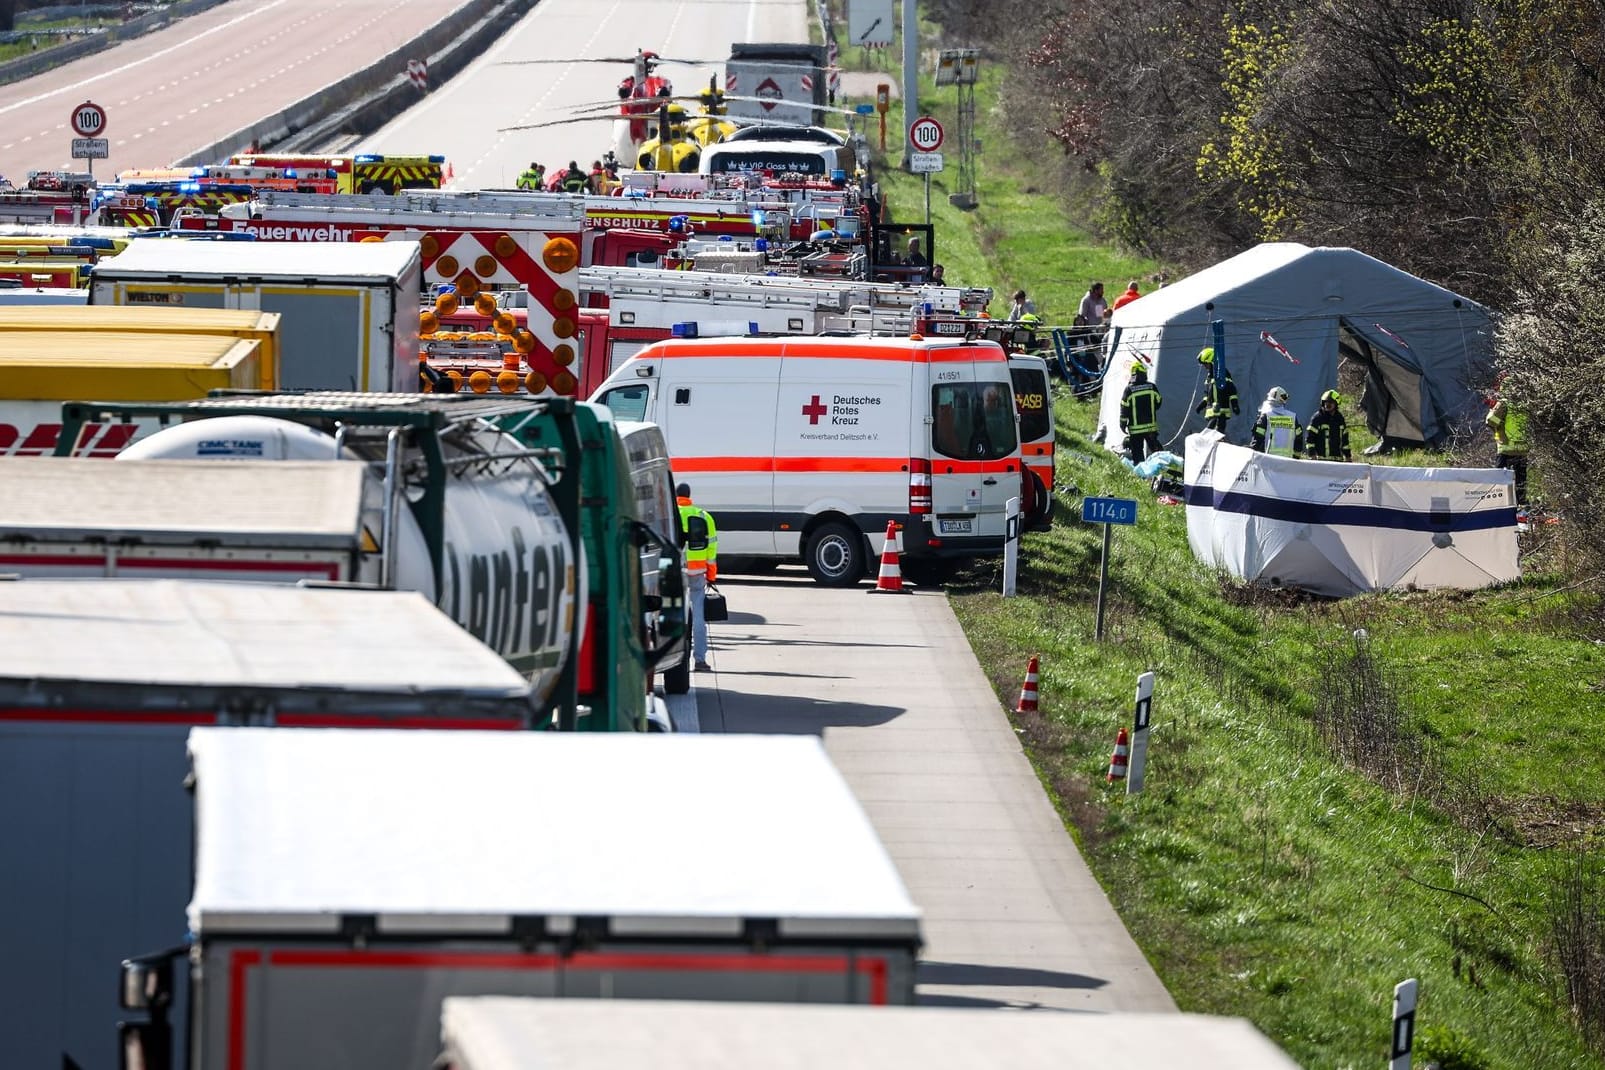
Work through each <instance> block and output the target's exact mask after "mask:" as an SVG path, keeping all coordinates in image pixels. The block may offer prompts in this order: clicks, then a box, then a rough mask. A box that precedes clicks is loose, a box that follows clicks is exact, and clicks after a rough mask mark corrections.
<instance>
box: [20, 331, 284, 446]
mask: <svg viewBox="0 0 1605 1070" xmlns="http://www.w3.org/2000/svg"><path fill="white" fill-rule="evenodd" d="M77 311H82V310H77ZM261 351H262V343H261V342H260V341H258V340H257V339H255V338H235V337H233V336H232V335H227V334H161V333H157V332H153V331H146V332H139V331H86V330H80V331H78V332H76V333H70V332H66V331H18V330H6V331H0V455H5V454H15V455H19V456H47V455H49V454H51V453H53V452H54V451H55V448H56V440H57V438H58V437H59V436H60V434H61V403H62V402H63V401H186V400H192V399H195V398H203V397H205V396H206V395H207V394H208V393H209V392H211V391H212V390H214V389H226V388H233V389H256V388H259V387H261V385H262V383H263V378H262V370H261V368H262V359H261ZM157 426H158V425H157V423H156V422H155V421H154V420H147V421H142V422H141V421H136V422H133V423H126V424H124V423H114V424H88V425H86V426H85V427H84V430H83V432H82V433H81V434H80V435H79V436H78V442H77V443H76V445H75V448H74V451H73V452H74V454H75V455H77V456H82V457H115V456H116V455H117V454H118V452H120V451H121V450H122V449H123V448H124V447H125V446H127V445H128V444H129V443H131V442H134V441H135V440H137V439H139V438H141V437H142V436H144V435H146V434H148V433H150V432H151V431H154V430H155V429H156V428H157Z"/></svg>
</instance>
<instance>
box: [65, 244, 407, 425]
mask: <svg viewBox="0 0 1605 1070" xmlns="http://www.w3.org/2000/svg"><path fill="white" fill-rule="evenodd" d="M422 263H423V261H422V253H421V251H420V246H419V244H418V243H417V242H415V241H373V242H368V241H326V242H272V241H260V242H211V241H174V240H172V239H170V238H136V239H135V240H133V241H131V242H129V243H128V247H127V248H126V249H124V250H123V251H122V252H121V253H118V254H117V255H116V256H114V257H109V258H107V259H105V260H102V261H100V262H99V263H98V264H96V265H95V271H94V275H93V277H92V279H91V281H90V287H89V303H90V304H92V305H157V306H163V307H183V308H246V309H257V310H260V311H263V312H278V313H280V314H281V315H282V317H283V318H282V320H281V322H280V328H279V345H280V349H279V388H280V389H283V390H395V391H401V392H406V393H416V392H417V390H418V352H419V348H418V307H419V306H418V294H419V291H420V290H421V288H422V285H423V276H422V272H423V267H422Z"/></svg>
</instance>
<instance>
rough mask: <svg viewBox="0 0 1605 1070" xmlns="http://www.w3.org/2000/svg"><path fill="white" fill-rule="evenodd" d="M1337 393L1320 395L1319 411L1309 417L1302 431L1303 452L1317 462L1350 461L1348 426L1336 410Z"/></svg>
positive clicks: (1352, 457) (1351, 455)
mask: <svg viewBox="0 0 1605 1070" xmlns="http://www.w3.org/2000/svg"><path fill="white" fill-rule="evenodd" d="M1338 400H1339V399H1338V392H1337V391H1336V390H1328V391H1327V392H1326V393H1324V394H1322V395H1321V411H1320V412H1317V413H1316V414H1315V415H1314V416H1312V417H1310V426H1309V427H1307V428H1305V429H1304V452H1305V455H1306V456H1308V457H1313V458H1315V459H1316V460H1318V461H1352V460H1354V454H1353V453H1352V452H1350V450H1349V424H1348V421H1347V420H1345V419H1344V418H1343V413H1342V412H1340V411H1339V410H1338Z"/></svg>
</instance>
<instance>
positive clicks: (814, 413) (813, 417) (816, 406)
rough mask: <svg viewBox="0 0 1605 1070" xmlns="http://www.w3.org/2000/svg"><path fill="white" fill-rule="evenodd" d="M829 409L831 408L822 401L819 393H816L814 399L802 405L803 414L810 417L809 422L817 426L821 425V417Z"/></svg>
mask: <svg viewBox="0 0 1605 1070" xmlns="http://www.w3.org/2000/svg"><path fill="white" fill-rule="evenodd" d="M829 411H830V409H829V408H828V407H827V406H825V405H823V404H821V403H820V400H819V395H818V394H815V395H814V398H813V400H812V401H810V402H809V403H808V404H806V405H804V406H803V407H802V413H803V415H804V416H806V417H808V422H809V423H810V424H813V425H814V426H815V427H817V426H819V418H820V417H821V416H823V415H825V414H826V413H827V412H829Z"/></svg>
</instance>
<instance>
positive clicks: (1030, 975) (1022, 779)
mask: <svg viewBox="0 0 1605 1070" xmlns="http://www.w3.org/2000/svg"><path fill="white" fill-rule="evenodd" d="M719 586H720V589H721V590H723V591H724V593H725V597H726V599H727V601H728V602H729V606H730V620H729V621H728V622H725V623H723V624H714V625H710V632H709V637H710V642H711V651H712V653H711V655H710V657H709V661H710V662H711V663H712V665H713V670H714V671H713V672H711V673H697V674H696V675H695V676H694V677H693V679H694V681H695V688H694V690H695V693H696V696H695V697H696V715H697V720H698V722H699V726H700V730H701V731H703V732H755V733H807V734H810V735H821V736H823V737H824V741H825V749H826V751H827V752H829V754H830V757H831V760H832V761H834V762H835V763H836V765H837V767H838V768H839V769H840V770H841V771H842V775H843V776H844V777H845V778H846V779H847V783H848V784H849V785H850V786H851V787H852V789H853V793H854V794H855V795H857V796H858V800H859V802H860V803H861V804H862V805H863V807H864V809H865V811H866V812H867V813H868V814H869V818H870V820H871V821H872V822H873V823H874V825H875V828H876V830H877V831H878V832H879V833H880V837H881V840H882V842H884V843H885V845H886V848H887V851H888V852H889V853H890V854H891V856H892V859H893V861H894V862H896V864H897V868H898V871H899V872H900V873H901V874H902V875H903V881H904V883H905V884H906V885H907V886H908V890H909V893H910V895H912V896H913V899H914V902H915V903H917V904H918V905H919V907H920V909H921V911H922V912H923V914H924V920H923V927H924V936H925V950H924V953H923V954H922V955H921V960H920V967H919V973H918V982H919V988H918V995H919V1001H920V1002H921V1003H925V1004H936V1005H942V1006H971V1007H975V1006H979V1007H1007V1008H1018V1009H1032V1008H1051V1009H1058V1010H1079V1011H1156V1012H1168V1011H1174V1010H1175V1009H1176V1005H1175V1002H1174V1001H1173V1000H1172V999H1171V997H1170V994H1169V993H1168V992H1167V991H1166V990H1165V988H1164V985H1163V984H1161V983H1160V980H1159V978H1158V976H1157V975H1156V974H1155V973H1154V971H1153V968H1152V967H1151V966H1150V965H1149V964H1148V961H1147V959H1146V958H1144V956H1143V954H1142V951H1141V950H1140V949H1139V948H1138V947H1137V945H1136V943H1135V942H1134V941H1133V940H1132V938H1131V936H1130V934H1129V933H1127V931H1126V929H1125V926H1124V925H1123V924H1122V923H1121V921H1120V918H1119V916H1118V915H1116V914H1115V912H1114V908H1113V907H1112V906H1111V905H1110V903H1109V900H1108V897H1107V896H1106V895H1105V894H1104V892H1103V889H1102V888H1101V887H1100V886H1099V885H1098V882H1097V881H1096V879H1094V878H1093V876H1092V874H1091V872H1090V871H1089V870H1088V869H1087V866H1086V863H1085V862H1084V861H1083V860H1082V858H1081V855H1080V853H1079V852H1078V851H1077V850H1076V847H1075V843H1074V841H1072V840H1071V838H1070V834H1069V833H1068V832H1067V831H1066V830H1065V828H1064V824H1063V822H1062V821H1060V819H1059V815H1058V813H1057V812H1056V811H1055V810H1054V808H1053V806H1052V805H1051V804H1050V803H1049V802H1048V799H1047V796H1046V794H1045V793H1044V792H1043V789H1042V785H1041V783H1040V782H1039V781H1038V780H1037V778H1036V775H1035V774H1034V773H1033V771H1032V769H1031V765H1030V763H1029V761H1028V760H1027V758H1026V756H1025V753H1024V751H1023V750H1022V748H1021V745H1020V741H1019V737H1018V736H1016V735H1015V732H1014V729H1013V728H1012V727H1011V726H1010V724H1009V720H1008V717H1007V715H1006V714H1005V713H1004V710H1003V708H1002V706H1001V705H1000V704H999V702H998V699H997V696H996V695H995V694H993V692H992V689H991V687H990V685H989V684H988V683H987V680H986V677H985V676H984V675H983V673H982V672H981V667H980V665H979V664H978V663H977V662H976V660H975V655H974V654H973V653H972V652H971V651H970V647H969V643H968V641H967V640H966V639H965V637H964V633H963V631H962V630H961V629H960V628H959V624H958V621H957V619H955V617H954V616H953V611H952V610H951V609H950V608H949V606H948V604H947V599H946V598H945V597H944V596H943V594H942V593H941V591H940V590H937V589H926V590H916V591H914V593H912V594H905V595H896V594H882V593H871V586H872V585H871V584H870V583H868V582H867V581H866V582H864V583H861V584H860V585H859V586H858V587H856V588H850V589H847V590H831V589H827V588H824V587H819V586H817V585H816V584H814V583H813V581H812V580H810V579H809V577H808V574H807V573H806V572H805V571H804V570H803V569H802V568H801V567H800V566H798V567H789V566H788V567H784V568H782V569H780V570H779V571H778V572H776V573H774V574H773V575H769V576H725V577H721V578H720V581H719ZM1027 657H1028V652H1026V651H1021V653H1020V657H1019V665H1018V668H1019V669H1020V670H1021V671H1024V668H1025V662H1026V658H1027Z"/></svg>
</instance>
